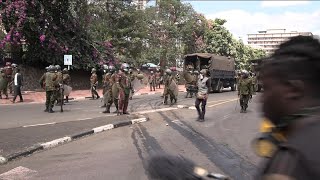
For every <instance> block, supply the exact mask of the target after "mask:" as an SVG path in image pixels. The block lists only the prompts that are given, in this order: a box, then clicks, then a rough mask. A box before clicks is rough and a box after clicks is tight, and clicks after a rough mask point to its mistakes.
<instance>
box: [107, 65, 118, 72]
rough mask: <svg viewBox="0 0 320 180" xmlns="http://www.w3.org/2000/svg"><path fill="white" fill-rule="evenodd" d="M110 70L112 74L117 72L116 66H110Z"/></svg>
mask: <svg viewBox="0 0 320 180" xmlns="http://www.w3.org/2000/svg"><path fill="white" fill-rule="evenodd" d="M108 69H109V71H110V72H114V71H115V70H116V68H115V67H114V66H112V65H111V66H109V67H108Z"/></svg>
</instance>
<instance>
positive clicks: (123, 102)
mask: <svg viewBox="0 0 320 180" xmlns="http://www.w3.org/2000/svg"><path fill="white" fill-rule="evenodd" d="M119 90H120V93H123V97H121V96H122V94H120V97H121V98H119V111H120V114H129V113H128V111H127V109H128V105H129V96H130V91H131V81H130V77H129V74H128V71H126V73H122V74H121V77H120V89H119Z"/></svg>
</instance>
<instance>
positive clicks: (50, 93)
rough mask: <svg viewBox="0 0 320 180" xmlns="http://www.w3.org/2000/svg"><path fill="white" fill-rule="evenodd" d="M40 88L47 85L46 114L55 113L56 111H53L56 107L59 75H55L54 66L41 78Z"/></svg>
mask: <svg viewBox="0 0 320 180" xmlns="http://www.w3.org/2000/svg"><path fill="white" fill-rule="evenodd" d="M39 83H40V86H41V87H42V86H43V84H45V90H46V109H45V110H44V112H49V113H53V112H54V111H53V110H52V108H53V106H54V101H55V96H56V95H55V93H56V88H57V85H58V83H57V74H56V73H55V67H54V66H52V65H51V66H49V72H47V73H45V74H44V75H43V76H42V77H41V78H40V81H39Z"/></svg>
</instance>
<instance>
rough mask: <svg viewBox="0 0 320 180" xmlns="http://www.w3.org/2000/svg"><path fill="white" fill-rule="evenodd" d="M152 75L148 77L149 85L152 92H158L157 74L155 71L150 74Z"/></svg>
mask: <svg viewBox="0 0 320 180" xmlns="http://www.w3.org/2000/svg"><path fill="white" fill-rule="evenodd" d="M150 73H151V74H150V75H149V77H148V83H149V86H150V91H152V89H153V91H156V76H155V74H154V73H153V71H151V72H150Z"/></svg>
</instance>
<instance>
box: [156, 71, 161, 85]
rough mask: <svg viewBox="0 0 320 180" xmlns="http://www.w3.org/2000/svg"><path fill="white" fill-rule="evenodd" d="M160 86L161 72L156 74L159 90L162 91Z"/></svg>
mask: <svg viewBox="0 0 320 180" xmlns="http://www.w3.org/2000/svg"><path fill="white" fill-rule="evenodd" d="M160 85H161V73H160V71H157V72H156V87H157V88H158V89H160Z"/></svg>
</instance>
